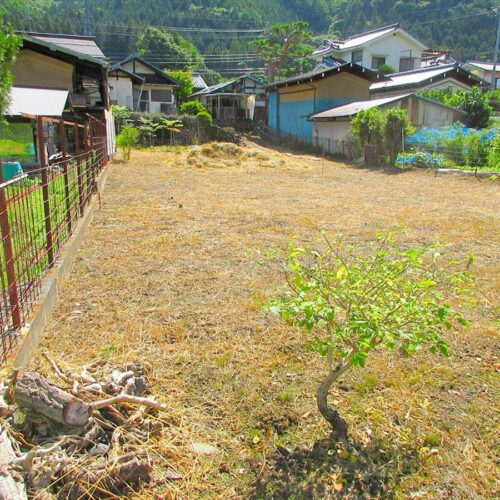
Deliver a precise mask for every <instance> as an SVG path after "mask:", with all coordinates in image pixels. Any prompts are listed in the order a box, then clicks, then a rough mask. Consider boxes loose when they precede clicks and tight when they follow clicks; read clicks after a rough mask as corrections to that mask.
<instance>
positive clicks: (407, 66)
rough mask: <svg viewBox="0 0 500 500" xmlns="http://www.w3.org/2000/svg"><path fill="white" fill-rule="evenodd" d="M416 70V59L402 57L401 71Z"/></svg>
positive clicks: (400, 61) (400, 62)
mask: <svg viewBox="0 0 500 500" xmlns="http://www.w3.org/2000/svg"><path fill="white" fill-rule="evenodd" d="M412 69H415V59H414V58H413V57H402V58H401V59H400V60H399V71H411V70H412Z"/></svg>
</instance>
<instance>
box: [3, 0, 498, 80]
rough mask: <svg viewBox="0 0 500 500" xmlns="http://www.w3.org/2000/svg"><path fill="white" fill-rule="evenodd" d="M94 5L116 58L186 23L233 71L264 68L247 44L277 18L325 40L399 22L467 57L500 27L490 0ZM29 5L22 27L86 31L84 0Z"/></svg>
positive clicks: (134, 0) (490, 44) (112, 0)
mask: <svg viewBox="0 0 500 500" xmlns="http://www.w3.org/2000/svg"><path fill="white" fill-rule="evenodd" d="M6 1H9V0H6ZM11 1H12V0H11ZM89 4H90V12H91V18H92V23H93V29H94V31H95V33H96V35H97V37H98V40H99V43H100V45H101V46H102V47H103V49H104V51H105V52H106V54H107V55H108V56H109V57H111V58H112V59H113V60H119V59H120V58H123V57H125V56H126V55H128V54H129V53H130V52H132V51H135V49H136V40H137V37H138V35H139V34H140V33H141V32H142V31H143V29H144V28H145V27H146V26H149V25H154V26H159V25H161V26H165V27H180V28H184V30H181V31H180V33H181V34H182V35H183V36H184V37H186V38H188V39H190V40H191V41H192V42H193V43H194V44H195V45H196V46H197V47H198V48H199V49H200V51H201V53H202V54H208V55H209V56H208V58H207V59H210V58H212V62H211V63H210V62H209V61H207V65H208V66H209V67H210V66H212V67H216V68H217V69H221V67H225V68H226V69H227V70H229V72H230V70H232V69H234V68H237V67H239V68H244V67H247V66H259V62H258V61H255V60H251V59H249V58H246V59H245V57H239V56H240V55H241V54H245V53H248V52H249V50H250V49H249V48H248V42H249V41H250V40H251V39H254V38H255V37H258V36H259V35H260V33H258V32H254V31H252V30H259V29H263V28H265V27H266V26H268V25H270V24H272V23H276V22H286V21H291V20H296V19H303V20H306V21H308V22H309V23H310V26H311V29H312V30H313V31H314V32H315V33H316V34H318V36H319V37H321V36H323V35H324V36H325V37H326V36H327V33H329V36H330V37H332V36H338V37H347V36H349V35H352V34H355V33H358V32H361V31H364V30H367V29H370V28H374V27H379V26H381V25H384V24H390V23H393V22H398V21H399V22H401V23H402V25H403V27H405V28H407V29H408V30H409V31H410V32H411V33H413V34H414V35H415V36H416V37H418V38H420V39H421V40H423V41H424V42H426V43H427V44H428V45H430V46H431V47H433V48H442V49H449V50H451V51H452V53H453V54H454V55H455V56H457V57H459V58H461V59H490V58H491V57H492V54H493V48H494V43H495V31H496V17H495V15H494V14H493V13H489V12H488V11H487V9H488V7H490V6H491V2H490V1H488V0H470V1H463V0H461V1H456V0H428V1H420V2H419V1H416V2H415V1H412V0H399V1H397V2H387V1H385V0H246V1H245V2H241V1H239V0H175V1H174V0H171V1H169V0H162V1H157V0H89ZM28 10H29V15H26V8H23V9H21V10H20V11H18V12H15V10H14V9H12V10H11V16H10V17H11V21H13V23H14V25H15V27H16V28H17V29H24V30H33V31H45V32H64V33H82V31H83V13H84V1H83V0H33V1H30V2H28ZM216 29H217V30H219V31H213V30H216ZM220 30H226V31H220ZM242 30H244V31H242ZM319 39H320V38H318V40H319ZM224 54H232V56H227V55H226V56H225V58H224ZM158 56H159V57H161V55H158ZM222 59H224V60H223V61H222ZM158 62H160V61H158Z"/></svg>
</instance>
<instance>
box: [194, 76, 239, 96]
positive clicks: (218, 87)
mask: <svg viewBox="0 0 500 500" xmlns="http://www.w3.org/2000/svg"><path fill="white" fill-rule="evenodd" d="M236 81H237V80H230V81H229V82H224V83H217V84H216V85H212V86H211V87H207V88H205V89H203V90H200V91H199V92H195V93H194V94H192V95H191V96H190V97H196V96H199V95H205V94H213V93H214V92H216V91H217V90H221V89H224V88H226V87H228V86H229V85H231V84H233V83H235V82H236Z"/></svg>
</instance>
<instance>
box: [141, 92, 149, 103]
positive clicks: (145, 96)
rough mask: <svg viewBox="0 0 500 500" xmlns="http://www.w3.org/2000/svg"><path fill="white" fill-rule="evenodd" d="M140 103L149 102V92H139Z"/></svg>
mask: <svg viewBox="0 0 500 500" xmlns="http://www.w3.org/2000/svg"><path fill="white" fill-rule="evenodd" d="M141 101H148V102H149V90H143V91H142V92H141Z"/></svg>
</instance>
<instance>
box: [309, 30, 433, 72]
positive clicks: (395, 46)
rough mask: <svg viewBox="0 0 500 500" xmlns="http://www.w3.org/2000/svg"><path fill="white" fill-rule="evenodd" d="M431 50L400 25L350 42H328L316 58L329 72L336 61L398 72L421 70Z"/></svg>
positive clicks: (357, 37)
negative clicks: (386, 68) (328, 68)
mask: <svg viewBox="0 0 500 500" xmlns="http://www.w3.org/2000/svg"><path fill="white" fill-rule="evenodd" d="M427 49H428V47H427V46H426V45H425V44H424V43H422V42H420V41H419V40H417V39H416V38H415V37H413V36H412V35H410V33H408V32H407V31H405V30H404V29H402V28H401V27H400V26H399V23H397V24H392V25H390V26H385V27H383V28H379V29H376V30H371V31H367V32H365V33H360V34H359V35H354V36H351V37H349V38H347V39H346V40H326V41H325V42H324V43H323V45H322V46H321V47H319V48H318V49H316V50H315V51H314V53H313V57H314V59H315V60H316V62H317V63H318V64H322V65H324V67H325V68H327V67H330V66H333V65H334V63H335V60H337V61H338V60H340V61H343V62H347V63H349V62H353V63H356V64H359V65H361V66H364V67H365V68H369V69H373V70H378V69H379V68H380V66H383V65H389V66H391V67H392V68H394V70H395V72H401V71H410V70H413V69H417V68H420V65H421V59H422V52H423V51H425V50H427Z"/></svg>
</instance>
